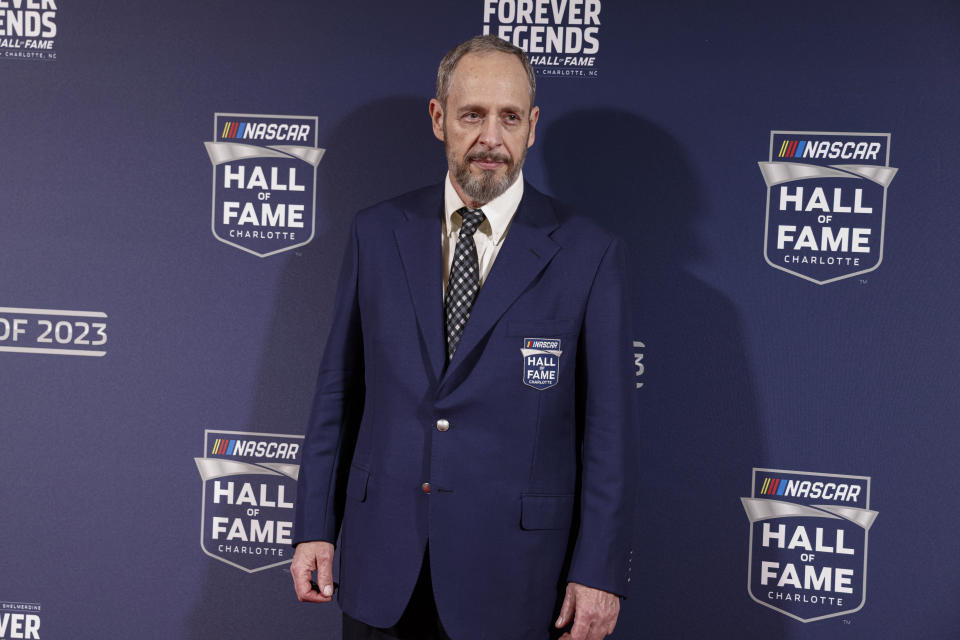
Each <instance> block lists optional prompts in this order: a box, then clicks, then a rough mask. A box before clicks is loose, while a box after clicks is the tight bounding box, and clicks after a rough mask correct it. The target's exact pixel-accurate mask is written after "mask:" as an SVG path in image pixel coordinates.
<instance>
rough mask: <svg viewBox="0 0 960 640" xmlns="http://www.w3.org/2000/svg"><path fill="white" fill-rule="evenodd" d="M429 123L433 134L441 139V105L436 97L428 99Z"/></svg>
mask: <svg viewBox="0 0 960 640" xmlns="http://www.w3.org/2000/svg"><path fill="white" fill-rule="evenodd" d="M429 110H430V123H431V124H432V125H433V135H435V136H436V137H437V140H440V141H441V142H442V141H443V107H442V106H441V105H440V101H439V100H437V99H436V98H431V99H430V109H429Z"/></svg>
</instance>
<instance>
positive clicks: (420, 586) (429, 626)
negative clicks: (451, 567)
mask: <svg viewBox="0 0 960 640" xmlns="http://www.w3.org/2000/svg"><path fill="white" fill-rule="evenodd" d="M395 638H399V639H400V640H450V636H448V635H447V634H446V632H445V631H444V630H443V626H441V624H440V616H439V615H438V614H437V605H436V603H435V602H434V600H433V585H432V584H431V582H430V545H429V544H428V545H427V550H426V552H425V553H424V554H423V565H421V567H420V576H419V577H418V578H417V584H416V586H415V587H414V588H413V595H411V596H410V602H409V603H407V608H406V609H404V611H403V615H402V616H400V620H399V621H398V622H397V624H395V625H393V626H392V627H390V628H389V629H383V628H380V627H371V626H370V625H368V624H366V623H365V622H360V621H359V620H354V619H353V618H351V617H350V616H348V615H347V614H346V613H344V614H343V640H388V639H395Z"/></svg>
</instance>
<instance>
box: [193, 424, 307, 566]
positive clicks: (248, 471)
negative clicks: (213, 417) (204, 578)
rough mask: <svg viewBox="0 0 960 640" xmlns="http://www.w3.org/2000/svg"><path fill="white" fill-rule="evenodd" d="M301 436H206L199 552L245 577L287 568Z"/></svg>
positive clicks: (211, 431)
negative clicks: (270, 569)
mask: <svg viewBox="0 0 960 640" xmlns="http://www.w3.org/2000/svg"><path fill="white" fill-rule="evenodd" d="M302 444H303V436H291V435H280V434H275V433H252V432H247V431H222V430H219V429H207V430H206V431H204V454H205V455H204V457H202V458H194V461H195V462H196V463H197V469H199V471H200V478H201V479H202V480H203V498H202V504H203V507H202V511H201V516H200V519H201V524H200V547H201V548H202V549H203V551H204V552H205V553H206V554H207V555H208V556H210V557H213V558H216V559H218V560H222V561H223V562H226V563H227V564H229V565H231V566H234V567H236V568H238V569H243V570H244V571H246V572H248V573H253V572H255V571H262V570H264V569H269V568H270V567H276V566H279V565H282V564H284V563H287V562H290V561H291V560H292V559H293V558H292V556H291V555H290V544H291V535H292V531H293V499H294V496H295V495H296V492H297V474H298V473H299V471H300V454H301V447H302Z"/></svg>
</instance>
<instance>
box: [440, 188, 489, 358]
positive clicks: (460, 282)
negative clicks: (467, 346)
mask: <svg viewBox="0 0 960 640" xmlns="http://www.w3.org/2000/svg"><path fill="white" fill-rule="evenodd" d="M456 213H459V214H460V217H462V218H463V224H462V225H461V226H460V237H459V238H458V239H457V248H456V250H455V251H454V253H453V267H452V268H451V269H450V279H449V280H448V281H447V296H446V300H444V302H443V308H444V311H445V312H446V317H447V360H450V359H451V358H453V353H454V352H455V351H456V350H457V344H458V343H459V342H460V336H462V335H463V328H464V327H465V326H467V318H469V317H470V308H471V307H472V306H473V301H474V300H475V299H476V297H477V291H479V290H480V264H479V261H478V260H477V245H476V244H474V242H473V233H474V232H475V231H476V230H477V227H479V226H480V223H481V222H483V221H484V220H485V219H486V216H484V215H483V211H481V210H480V209H468V208H467V207H463V208H462V209H459V210H457V211H456Z"/></svg>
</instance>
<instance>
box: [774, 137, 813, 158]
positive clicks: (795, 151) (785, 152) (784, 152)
mask: <svg viewBox="0 0 960 640" xmlns="http://www.w3.org/2000/svg"><path fill="white" fill-rule="evenodd" d="M808 144H810V141H809V140H784V141H783V144H781V145H780V152H779V153H778V154H777V157H778V158H799V157H801V156H802V155H803V150H804V149H806V148H807V145H808Z"/></svg>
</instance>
